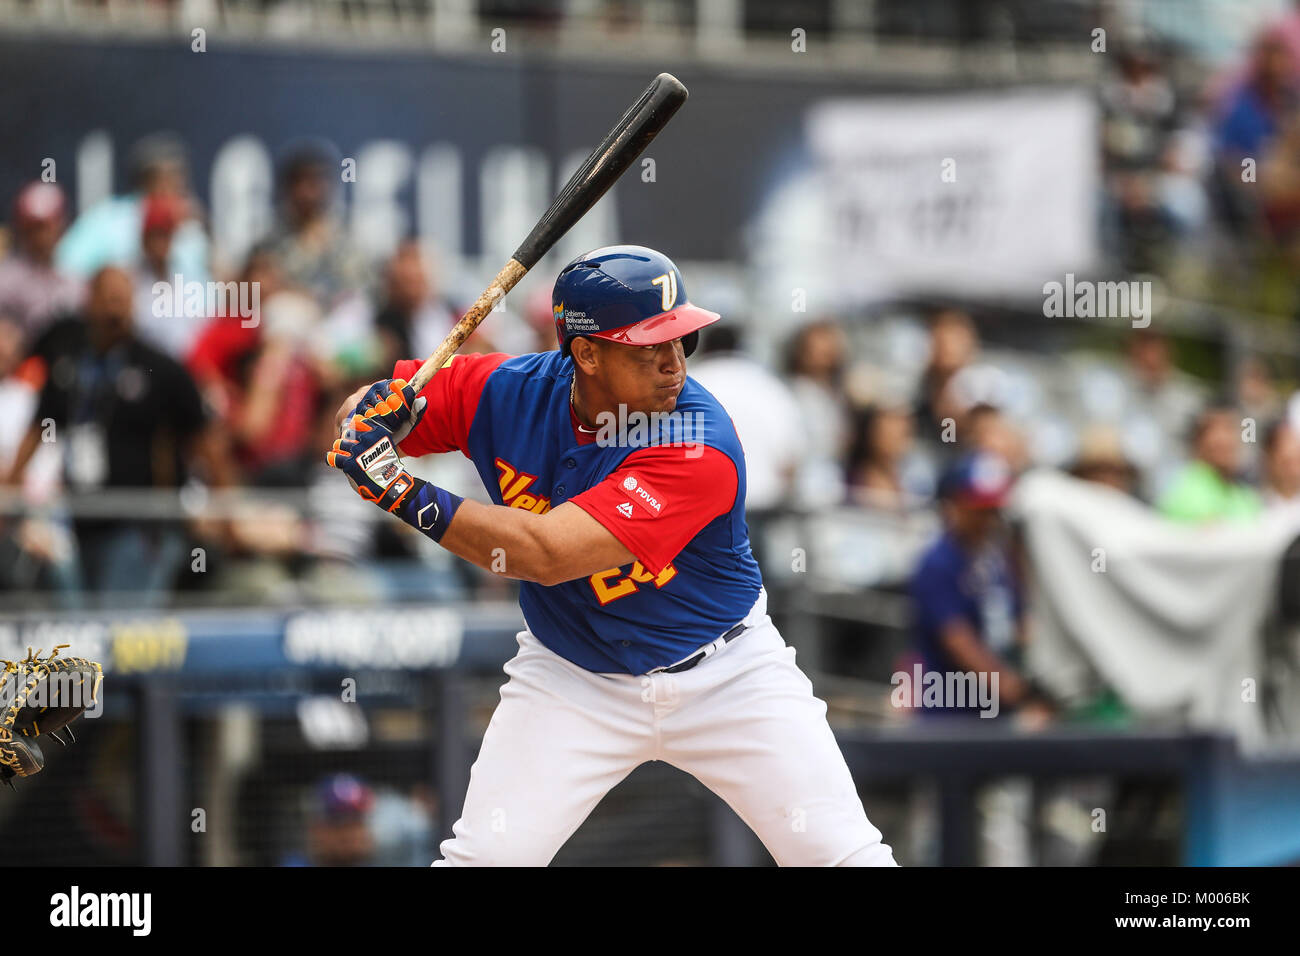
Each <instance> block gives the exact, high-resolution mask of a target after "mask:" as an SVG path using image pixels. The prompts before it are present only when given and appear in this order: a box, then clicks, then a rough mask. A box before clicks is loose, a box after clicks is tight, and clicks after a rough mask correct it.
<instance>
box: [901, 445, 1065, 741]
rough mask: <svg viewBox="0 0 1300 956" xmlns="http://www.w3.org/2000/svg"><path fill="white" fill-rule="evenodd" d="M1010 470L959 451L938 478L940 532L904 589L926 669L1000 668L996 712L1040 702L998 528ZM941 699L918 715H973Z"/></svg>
mask: <svg viewBox="0 0 1300 956" xmlns="http://www.w3.org/2000/svg"><path fill="white" fill-rule="evenodd" d="M1012 481H1013V477H1012V473H1011V470H1010V468H1009V467H1008V466H1007V464H1006V462H1004V461H1001V460H999V459H997V458H996V457H994V456H992V455H970V456H964V457H962V458H960V459H958V461H957V462H956V463H955V464H954V465H952V466H951V467H950V468H949V469H948V470H947V471H946V472H945V473H944V476H943V479H942V480H941V482H940V489H939V494H940V507H941V510H942V512H943V522H944V532H943V534H942V535H941V536H940V537H939V539H938V540H937V541H935V542H934V544H932V545H931V546H930V547H929V548H928V549H927V550H926V552H925V553H924V555H923V556H922V558H921V561H920V564H919V565H918V567H917V569H916V571H915V573H914V574H913V576H912V581H911V585H910V588H909V591H910V594H911V598H912V609H913V614H914V624H915V634H916V642H917V650H918V652H919V654H920V656H921V661H922V666H923V668H924V671H925V672H926V673H938V674H943V675H947V674H953V673H972V672H973V673H975V674H978V675H992V674H994V673H996V674H998V675H999V676H998V698H997V700H998V705H999V709H1000V712H1001V713H1006V712H1007V711H1009V710H1012V709H1014V708H1018V707H1025V708H1026V709H1027V710H1029V711H1030V712H1032V713H1034V714H1035V715H1036V716H1037V717H1038V718H1039V719H1041V718H1042V717H1043V716H1045V713H1046V712H1045V705H1044V704H1043V703H1042V702H1041V701H1039V700H1037V699H1036V696H1035V691H1034V689H1033V688H1032V686H1031V684H1030V682H1029V681H1028V680H1026V678H1025V677H1023V676H1022V675H1021V673H1020V671H1019V669H1018V667H1017V664H1016V662H1017V660H1018V658H1019V655H1020V651H1021V647H1022V645H1023V643H1024V641H1025V639H1026V631H1025V620H1024V605H1023V601H1022V597H1021V588H1020V585H1019V583H1018V581H1017V579H1016V575H1015V571H1014V565H1013V562H1012V559H1011V555H1010V553H1009V549H1008V547H1007V545H1006V543H1005V541H1004V540H1003V537H1002V535H1001V532H1002V530H1003V526H1002V508H1003V506H1004V505H1005V503H1006V501H1007V496H1008V494H1009V492H1010V489H1011V485H1012ZM979 712H980V711H979V708H978V707H976V706H967V707H964V708H962V707H957V706H955V703H954V702H952V701H945V702H944V706H941V707H938V708H931V707H925V708H921V714H922V715H923V716H944V715H959V716H967V717H971V716H977V715H978V714H979Z"/></svg>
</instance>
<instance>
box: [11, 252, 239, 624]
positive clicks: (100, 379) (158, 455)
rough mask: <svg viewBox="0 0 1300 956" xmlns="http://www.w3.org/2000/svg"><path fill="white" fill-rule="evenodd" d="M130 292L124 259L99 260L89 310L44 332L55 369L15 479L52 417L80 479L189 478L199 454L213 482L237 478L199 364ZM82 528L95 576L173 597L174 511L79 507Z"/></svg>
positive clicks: (152, 596)
mask: <svg viewBox="0 0 1300 956" xmlns="http://www.w3.org/2000/svg"><path fill="white" fill-rule="evenodd" d="M132 292H133V290H132V286H131V278H130V276H129V275H127V274H126V273H125V272H124V271H122V270H121V269H118V268H116V267H111V266H109V267H105V268H104V269H101V270H100V271H99V272H98V273H96V275H95V276H94V278H93V279H92V280H91V283H90V289H89V296H88V300H87V304H86V308H85V313H84V317H80V318H74V319H66V320H64V321H61V322H59V323H56V324H55V325H53V326H51V327H50V329H49V330H48V331H47V332H46V333H45V335H44V336H42V337H41V339H40V340H39V341H38V342H37V343H36V347H35V349H34V352H35V354H36V355H37V356H39V357H40V358H41V360H42V361H43V362H44V363H45V365H46V367H47V368H48V375H47V377H46V379H45V383H44V387H43V389H42V391H41V395H40V400H39V403H38V405H37V408H36V412H35V415H34V418H33V422H32V425H31V426H30V428H29V429H28V432H27V434H26V435H25V436H24V438H23V441H22V444H21V445H20V446H19V449H18V452H17V454H16V456H15V459H14V463H13V466H12V468H11V469H10V473H9V483H10V484H15V483H17V482H18V481H19V480H20V479H21V478H22V477H23V475H24V473H25V470H26V468H27V466H28V463H29V462H30V461H31V459H32V457H33V455H34V453H35V452H36V450H37V448H38V447H39V445H40V444H41V437H42V431H43V430H44V429H43V427H42V424H41V423H42V422H43V420H45V419H47V418H48V419H51V420H52V421H53V423H54V427H55V429H56V432H55V434H56V436H57V440H58V442H59V443H60V445H61V447H62V449H63V460H64V469H65V478H66V481H67V484H68V486H69V487H70V488H72V489H74V490H76V491H80V492H94V491H97V490H99V489H119V488H121V489H131V488H180V487H181V486H182V485H183V484H184V483H185V481H186V479H187V475H188V470H189V467H188V466H190V465H191V464H193V463H196V462H199V463H201V465H202V467H203V470H204V471H205V473H206V477H207V479H208V481H209V482H210V483H212V484H216V485H224V484H226V483H228V476H229V468H228V466H227V463H226V460H225V458H224V456H223V455H222V448H221V445H220V443H219V432H218V431H216V429H215V428H214V427H213V426H211V425H210V424H209V422H208V421H207V417H206V414H205V412H204V409H203V405H202V402H201V401H200V399H199V393H198V390H197V389H196V388H195V387H194V383H193V381H192V380H191V378H190V376H189V374H188V373H187V372H186V371H185V369H184V368H182V367H181V366H180V365H178V364H177V363H176V362H174V361H173V360H172V359H170V358H168V357H167V356H166V355H164V354H163V353H161V352H159V351H158V350H157V349H155V348H153V347H152V346H149V345H146V344H145V343H143V342H141V341H140V340H139V339H138V338H136V337H135V334H134V331H133V329H132V314H133V303H132ZM76 531H77V544H78V548H79V551H80V557H81V564H82V576H83V579H84V580H85V582H86V585H87V587H88V588H89V589H90V590H93V591H96V592H100V593H106V592H135V593H134V595H133V600H134V601H135V603H136V604H137V605H138V604H139V603H141V602H142V601H144V600H159V599H161V598H163V597H165V595H166V590H167V589H168V587H169V586H170V585H171V582H172V579H173V577H174V576H175V573H176V572H177V570H178V569H179V568H180V566H181V564H182V562H183V561H184V559H185V557H186V555H185V552H184V541H183V536H182V534H181V531H180V529H179V528H178V527H176V526H175V525H173V524H172V523H169V522H166V521H146V522H141V521H140V520H139V519H138V518H131V519H127V518H81V519H78V521H77V522H76Z"/></svg>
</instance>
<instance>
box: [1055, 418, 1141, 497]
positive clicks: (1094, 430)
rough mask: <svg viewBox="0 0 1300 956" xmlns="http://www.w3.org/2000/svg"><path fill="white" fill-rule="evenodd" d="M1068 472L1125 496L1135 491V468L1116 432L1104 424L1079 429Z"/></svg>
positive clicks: (1136, 475) (1133, 493)
mask: <svg viewBox="0 0 1300 956" xmlns="http://www.w3.org/2000/svg"><path fill="white" fill-rule="evenodd" d="M1069 471H1070V474H1072V475H1073V476H1074V477H1076V478H1079V479H1082V480H1083V481H1092V482H1096V483H1097V484H1099V485H1109V486H1110V487H1112V488H1114V489H1115V490H1116V491H1122V492H1124V494H1126V495H1136V494H1137V481H1138V472H1137V468H1136V467H1135V466H1134V464H1133V463H1132V462H1131V461H1129V460H1128V456H1127V455H1125V454H1124V446H1123V442H1122V441H1121V440H1120V436H1119V433H1118V432H1117V431H1115V429H1113V428H1111V427H1109V426H1107V425H1089V426H1088V427H1087V428H1085V429H1084V430H1083V433H1082V434H1081V435H1080V436H1079V450H1078V453H1077V454H1076V455H1075V458H1074V462H1073V463H1072V464H1071V465H1070V469H1069Z"/></svg>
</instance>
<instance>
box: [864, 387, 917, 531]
mask: <svg viewBox="0 0 1300 956" xmlns="http://www.w3.org/2000/svg"><path fill="white" fill-rule="evenodd" d="M915 439H916V430H915V426H914V424H913V421H912V411H911V409H910V408H908V407H907V406H905V405H901V404H896V405H876V406H872V407H870V408H866V409H863V410H862V411H860V412H859V413H858V414H857V416H856V417H855V422H854V430H853V444H852V446H851V447H850V449H849V455H848V466H847V484H848V490H849V501H850V502H851V503H853V504H857V505H861V506H863V507H866V508H881V509H885V510H889V511H901V510H905V509H909V508H913V507H916V506H918V505H919V504H921V503H922V502H923V501H924V500H925V497H926V495H925V492H924V486H923V484H922V483H921V482H920V481H919V480H917V479H915V477H914V473H909V469H908V465H909V464H910V463H911V458H912V452H913V451H914V445H915Z"/></svg>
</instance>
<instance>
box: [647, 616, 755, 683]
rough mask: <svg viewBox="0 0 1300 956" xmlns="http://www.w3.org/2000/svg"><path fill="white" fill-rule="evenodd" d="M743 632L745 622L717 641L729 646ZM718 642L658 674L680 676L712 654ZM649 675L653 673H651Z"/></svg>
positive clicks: (717, 646)
mask: <svg viewBox="0 0 1300 956" xmlns="http://www.w3.org/2000/svg"><path fill="white" fill-rule="evenodd" d="M744 630H745V622H744V621H741V622H740V623H739V624H737V625H736V626H735V627H733V628H732V629H731V630H729V631H728V632H727V633H726V634H723V635H722V637H720V638H718V641H721V642H722V643H723V644H730V643H731V642H732V641H734V640H735V639H736V638H738V637H740V635H741V633H742V632H743V631H744ZM718 641H713V642H711V643H710V644H709V646H708V647H706V648H704V650H702V651H700V652H699V653H698V654H692V655H691V656H690V657H688V658H686V660H684V661H682V662H681V663H680V664H674V665H673V666H672V667H665V668H664V669H663V670H662V671H660V672H659V673H663V674H680V673H681V672H682V671H688V670H690V669H691V668H692V667H694V666H695V665H696V664H698V663H699V662H700V661H702V660H704V658H706V657H708V656H709V655H710V654H713V653H714V652H715V651H716V650H717V649H718V648H719V647H720V646H721V645H719V644H718ZM651 673H653V671H652V672H651Z"/></svg>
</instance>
